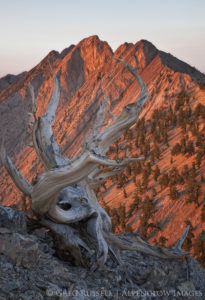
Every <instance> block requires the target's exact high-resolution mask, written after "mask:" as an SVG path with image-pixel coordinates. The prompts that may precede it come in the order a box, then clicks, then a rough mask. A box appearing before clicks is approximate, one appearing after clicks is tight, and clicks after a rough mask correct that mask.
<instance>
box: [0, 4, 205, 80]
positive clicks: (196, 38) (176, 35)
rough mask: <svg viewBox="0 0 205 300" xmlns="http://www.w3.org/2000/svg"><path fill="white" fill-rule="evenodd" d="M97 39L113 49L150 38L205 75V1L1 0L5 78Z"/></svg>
mask: <svg viewBox="0 0 205 300" xmlns="http://www.w3.org/2000/svg"><path fill="white" fill-rule="evenodd" d="M91 35H98V36H99V38H100V39H101V40H105V41H107V42H108V43H109V45H110V46H111V47H112V49H113V50H115V49H116V48H117V47H118V46H120V45H121V44H122V43H124V42H132V43H136V42H137V41H139V40H141V39H146V40H149V41H150V42H152V43H153V44H154V45H155V46H156V47H157V48H158V49H160V50H163V51H166V52H169V53H171V54H173V55H174V56H176V57H178V58H179V59H182V60H183V61H185V62H187V63H189V64H190V65H192V66H194V67H196V68H197V69H198V70H200V71H202V72H205V57H204V54H205V1H204V0H186V1H185V0H172V1H168V0H101V1H97V0H95V1H94V0H84V1H83V0H55V1H54V0H35V1H34V0H0V77H2V76H4V75H6V74H8V73H10V74H19V73H21V72H22V71H29V70H30V69H31V68H33V67H34V66H35V65H36V64H38V63H39V62H40V61H41V60H42V59H43V58H44V57H45V56H46V55H47V54H48V53H49V52H50V51H51V50H57V51H59V52H61V51H62V50H63V49H64V48H67V47H69V46H70V45H71V44H77V43H78V42H79V41H80V40H82V39H83V38H86V37H88V36H91Z"/></svg>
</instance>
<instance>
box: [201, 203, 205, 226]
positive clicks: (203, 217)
mask: <svg viewBox="0 0 205 300" xmlns="http://www.w3.org/2000/svg"><path fill="white" fill-rule="evenodd" d="M201 221H202V222H205V204H204V206H203V207H202V210H201Z"/></svg>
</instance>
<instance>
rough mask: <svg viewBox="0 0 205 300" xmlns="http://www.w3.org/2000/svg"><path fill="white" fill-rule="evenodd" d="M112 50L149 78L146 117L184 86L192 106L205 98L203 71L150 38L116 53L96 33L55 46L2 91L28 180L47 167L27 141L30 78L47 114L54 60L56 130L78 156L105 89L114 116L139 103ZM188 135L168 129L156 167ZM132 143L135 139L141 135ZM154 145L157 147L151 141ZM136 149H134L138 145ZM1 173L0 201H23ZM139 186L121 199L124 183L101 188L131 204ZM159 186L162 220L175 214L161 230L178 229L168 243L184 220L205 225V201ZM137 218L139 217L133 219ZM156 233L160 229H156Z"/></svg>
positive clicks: (9, 130) (13, 147) (171, 103)
mask: <svg viewBox="0 0 205 300" xmlns="http://www.w3.org/2000/svg"><path fill="white" fill-rule="evenodd" d="M113 56H114V57H115V56H118V57H120V58H123V59H124V60H126V61H127V62H128V63H130V64H132V65H133V66H134V67H136V68H137V69H138V71H139V73H140V75H141V76H142V78H143V79H144V81H145V83H146V84H147V87H148V90H149V95H150V97H149V100H148V102H147V103H146V105H145V107H144V109H143V111H142V114H141V119H142V118H143V117H144V119H145V120H146V121H148V120H151V119H152V115H153V112H154V111H155V110H157V109H160V108H162V107H163V108H164V109H168V108H169V107H172V109H174V107H175V105H176V103H177V101H178V100H177V99H178V95H179V94H180V93H182V92H183V91H185V92H186V95H188V97H189V99H190V103H189V106H190V108H191V109H192V110H193V111H194V110H195V109H196V107H197V105H198V104H199V103H201V104H204V103H205V92H204V90H203V89H201V87H200V85H199V84H198V82H197V81H198V80H199V79H200V80H201V82H202V83H203V80H204V78H205V75H204V74H202V73H200V72H199V71H195V70H193V68H192V67H190V66H188V64H186V63H184V62H181V61H180V60H178V59H177V58H175V57H173V56H170V55H169V54H167V53H165V54H164V52H162V51H159V50H158V49H157V48H156V47H155V46H154V45H153V44H152V43H150V42H148V41H146V40H141V41H139V42H137V43H135V44H132V43H124V44H123V45H121V46H119V47H118V48H117V49H116V50H115V51H114V52H113V51H112V49H111V48H110V46H109V45H108V43H107V42H103V41H100V39H99V38H98V37H97V36H92V37H89V38H86V39H83V40H82V41H80V42H79V43H78V44H77V45H72V46H70V47H68V48H66V49H64V50H63V51H62V52H60V53H59V52H57V51H54V50H53V51H51V52H50V53H49V54H48V55H47V56H46V57H45V58H44V59H43V60H42V61H41V62H40V63H39V64H38V65H36V66H35V67H34V68H32V69H31V70H30V71H29V72H26V73H25V74H23V75H22V76H21V77H20V78H19V79H18V80H17V81H15V82H13V83H12V84H11V85H10V86H8V87H6V88H4V89H3V90H2V91H1V92H0V99H1V100H0V101H1V102H0V114H1V120H0V134H1V136H3V135H5V141H6V148H7V149H8V153H9V155H10V156H11V158H12V159H13V161H14V162H15V164H16V165H17V167H19V168H20V170H21V171H22V173H23V174H24V176H25V177H26V178H27V179H28V180H29V181H32V179H33V178H34V177H35V176H36V174H37V173H40V172H41V171H42V166H41V164H40V162H39V160H38V158H37V156H36V154H35V152H34V150H33V149H31V148H30V147H29V146H28V144H30V143H31V137H30V134H29V132H26V128H27V127H28V123H29V118H28V115H27V113H28V112H31V97H30V94H29V90H28V88H27V86H28V83H29V82H31V83H32V85H33V86H34V91H35V95H36V97H37V103H38V111H37V115H42V114H43V113H44V112H45V108H46V107H47V104H48V102H49V99H50V96H51V93H52V88H53V80H52V76H51V73H50V70H49V67H48V64H47V61H48V59H49V61H50V62H51V64H52V66H53V69H54V71H55V73H56V74H57V77H58V79H59V82H60V88H61V98H60V103H59V107H58V110H57V116H56V123H55V126H54V134H55V137H56V139H57V141H58V143H59V144H60V146H61V149H62V153H63V155H65V156H68V157H73V156H74V155H76V153H78V152H79V151H80V149H81V142H82V140H83V138H84V136H85V135H86V134H87V133H88V132H89V130H90V128H91V126H92V124H93V122H94V116H95V115H96V113H97V110H98V108H99V106H100V103H101V102H102V101H103V99H104V95H103V92H105V93H106V94H107V95H108V96H109V98H110V104H111V108H112V111H113V113H114V114H115V115H118V114H119V112H120V111H121V109H122V107H123V106H125V105H127V104H128V103H132V102H134V101H135V100H136V98H137V95H138V93H139V87H138V84H137V82H136V81H135V80H134V78H133V77H132V76H131V75H130V74H129V73H128V72H127V71H126V69H125V68H124V67H123V66H122V65H121V64H119V63H118V62H117V61H116V60H114V59H113ZM175 64H176V66H177V68H178V69H177V70H184V72H185V73H182V72H178V71H177V72H176V71H175V70H174V69H172V68H170V67H169V65H171V66H172V67H173V68H176V66H175ZM192 70H193V71H192ZM201 74H202V75H201ZM185 108H186V106H185V105H184V109H185ZM176 113H177V112H176ZM16 116H17V117H16ZM199 126H200V128H201V126H202V125H201V124H199ZM14 128H15V130H14ZM133 131H134V129H133ZM189 135H190V136H191V134H189ZM182 136H183V132H182V130H181V129H180V128H170V130H169V136H168V138H169V144H170V146H169V148H165V145H164V144H163V143H160V147H161V150H162V156H163V158H162V160H159V161H157V162H156V163H155V162H154V163H153V166H152V168H155V167H156V164H159V166H160V169H161V171H162V172H165V171H166V168H167V169H168V168H170V164H169V161H170V160H171V154H170V153H171V147H173V146H174V145H175V143H177V142H179V141H180V138H181V137H182ZM20 141H22V142H20ZM132 143H133V144H135V140H133V141H132ZM151 147H153V145H152V144H151ZM151 149H152V148H151ZM132 151H133V155H134V150H132ZM196 155H197V154H195V156H196ZM195 156H193V157H189V158H188V159H186V158H183V156H179V157H174V162H173V166H176V167H178V166H181V165H182V166H183V165H184V164H185V163H188V164H189V166H190V165H191V164H192V162H193V159H194V157H195ZM0 172H1V178H0V186H1V203H3V204H7V205H12V204H15V203H17V202H19V199H20V198H21V195H20V193H19V192H18V191H17V190H16V188H15V187H14V186H13V183H12V182H11V179H10V178H9V177H8V176H7V175H6V173H5V170H3V169H1V170H0ZM203 173H204V164H202V165H201V167H200V169H199V171H198V175H197V176H198V177H197V178H199V177H200V176H201V174H203ZM152 185H153V182H152ZM203 186H204V184H203ZM102 190H103V189H102ZM134 191H135V186H134V184H133V183H131V184H130V185H128V186H127V193H128V199H127V198H123V192H122V190H118V189H117V188H116V186H114V187H112V186H111V185H110V183H109V182H108V184H107V192H106V193H104V194H103V192H102V191H101V196H102V197H104V200H105V202H106V203H108V204H109V203H110V204H111V207H112V208H115V207H116V206H117V205H118V204H119V203H120V202H122V203H126V204H127V205H130V204H131V202H132V197H133V195H134ZM203 191H204V187H203ZM148 192H149V191H148ZM158 193H159V199H160V198H162V200H159V199H157V200H156V202H157V203H159V202H160V205H159V212H158V214H157V218H156V219H157V220H158V221H159V222H161V221H162V216H163V219H164V220H166V218H168V217H169V215H171V216H173V215H175V217H173V218H172V220H171V221H170V223H169V224H168V225H167V227H166V228H165V229H164V231H163V232H164V233H163V234H166V236H168V234H170V233H172V232H174V234H173V236H171V237H170V243H172V242H173V240H176V239H177V238H176V236H180V234H181V232H182V231H183V229H184V226H185V225H184V223H183V222H184V221H185V220H186V219H187V218H188V219H191V220H192V221H193V223H194V225H195V226H196V234H197V235H198V234H200V233H201V232H202V230H204V229H205V227H204V224H203V225H202V226H201V228H199V227H200V214H201V207H202V205H201V206H200V207H197V208H195V207H194V204H190V206H189V207H188V208H187V207H186V209H185V208H184V207H185V201H184V200H183V201H180V202H176V203H174V202H173V201H170V200H169V197H168V188H167V189H165V191H162V192H161V191H160V190H159V191H158ZM115 195H117V197H116V196H115ZM203 201H204V200H203V194H202V195H200V203H202V204H203ZM179 208H180V209H184V212H185V213H184V216H182V213H180V212H179ZM127 209H128V207H127ZM191 210H193V211H194V212H195V216H193V215H191V214H192V211H191ZM177 212H178V214H179V216H178V217H177ZM134 218H136V222H135V221H134V222H133V220H134ZM180 219H181V224H180ZM130 220H131V222H132V225H133V228H134V230H137V228H139V216H138V215H137V214H136V215H134V216H133V219H131V218H130ZM175 221H176V222H175ZM197 226H198V227H197ZM158 236H160V233H158V234H157V237H158Z"/></svg>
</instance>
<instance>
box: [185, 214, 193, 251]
mask: <svg viewBox="0 0 205 300" xmlns="http://www.w3.org/2000/svg"><path fill="white" fill-rule="evenodd" d="M184 223H185V224H186V226H189V232H188V234H187V237H186V239H185V241H184V243H183V247H182V248H183V249H184V250H186V251H190V250H191V248H192V246H193V242H192V240H193V238H194V233H193V232H194V227H193V225H192V223H191V221H190V220H185V221H184Z"/></svg>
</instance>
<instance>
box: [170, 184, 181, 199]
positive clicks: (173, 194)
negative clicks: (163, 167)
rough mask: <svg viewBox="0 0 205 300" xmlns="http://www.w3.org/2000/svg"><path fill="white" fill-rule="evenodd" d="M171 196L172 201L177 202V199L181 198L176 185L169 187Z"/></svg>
mask: <svg viewBox="0 0 205 300" xmlns="http://www.w3.org/2000/svg"><path fill="white" fill-rule="evenodd" d="M169 196H170V198H171V199H172V200H176V199H178V198H179V193H178V191H177V189H176V186H175V185H172V184H170V186H169Z"/></svg>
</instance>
